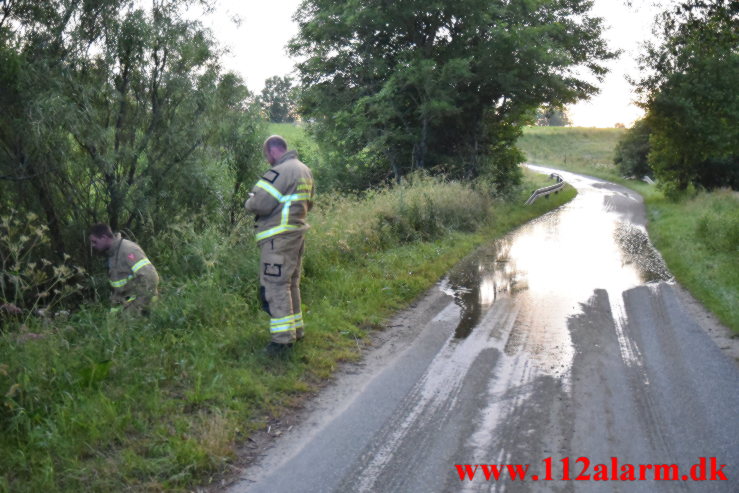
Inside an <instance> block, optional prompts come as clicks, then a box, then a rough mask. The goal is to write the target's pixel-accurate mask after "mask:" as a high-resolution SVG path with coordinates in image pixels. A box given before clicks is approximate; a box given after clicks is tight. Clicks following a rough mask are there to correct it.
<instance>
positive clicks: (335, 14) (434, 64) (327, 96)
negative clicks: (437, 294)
mask: <svg viewBox="0 0 739 493" xmlns="http://www.w3.org/2000/svg"><path fill="white" fill-rule="evenodd" d="M590 7H591V2H589V1H582V0H541V1H536V2H531V1H525V2H524V1H520V2H507V1H502V0H497V1H490V0H457V1H453V2H452V1H434V2H428V1H419V0H401V1H394V2H389V1H386V0H351V1H338V0H305V1H304V2H303V3H302V5H301V7H300V9H299V10H298V14H297V15H296V20H297V21H298V23H299V29H300V30H299V34H298V36H297V37H296V38H294V39H293V40H292V42H291V44H290V50H291V53H292V54H293V55H296V56H299V57H301V58H303V60H304V61H302V62H301V63H299V64H298V70H299V74H300V82H301V84H302V88H303V91H304V92H303V97H302V102H301V113H302V115H303V116H304V117H305V118H306V119H308V120H309V121H312V122H313V123H314V126H313V128H314V132H315V134H316V136H317V138H318V140H319V142H320V143H321V145H322V147H323V149H324V151H325V152H326V153H327V154H328V155H329V156H330V157H331V158H330V159H331V160H332V162H334V163H336V164H337V165H338V166H339V167H340V168H341V169H343V170H344V175H343V177H342V178H344V179H346V181H347V182H348V183H350V184H351V185H354V186H363V185H364V186H366V185H368V184H372V183H375V182H376V181H378V180H381V179H384V178H387V177H389V176H395V177H399V176H402V175H404V174H406V173H408V172H410V171H412V170H415V169H426V170H431V171H434V172H440V173H446V174H448V175H451V176H456V177H474V176H479V175H482V174H488V173H489V174H493V175H494V176H495V179H496V180H497V181H498V182H499V185H500V186H505V185H506V184H508V183H510V182H511V181H515V179H516V176H517V175H516V166H515V164H516V163H517V162H518V161H519V160H520V159H521V155H520V153H519V152H517V151H516V150H515V147H514V143H515V141H516V138H517V137H518V135H519V134H520V129H519V127H520V125H521V124H522V123H523V122H525V121H527V120H529V119H530V115H531V114H532V112H533V111H534V110H535V109H536V108H538V107H539V106H541V105H543V104H551V105H554V106H561V105H564V104H567V103H571V102H574V101H576V100H578V99H580V98H583V97H586V96H587V95H589V94H592V93H594V92H595V91H596V89H595V87H594V86H592V85H591V84H589V83H588V82H586V81H585V80H584V79H583V78H582V77H580V76H578V75H577V74H576V73H575V68H576V67H583V68H584V69H585V70H584V71H585V72H589V73H591V74H594V75H595V76H597V77H602V76H603V75H604V73H605V68H604V67H603V65H602V62H603V61H604V60H606V59H609V58H611V57H612V56H613V53H611V52H610V51H609V50H608V49H607V47H606V46H605V44H604V41H603V40H602V38H601V31H602V27H601V20H600V19H598V18H594V17H592V16H591V15H590V14H589V10H590Z"/></svg>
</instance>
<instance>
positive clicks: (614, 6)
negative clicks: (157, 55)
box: [201, 0, 677, 127]
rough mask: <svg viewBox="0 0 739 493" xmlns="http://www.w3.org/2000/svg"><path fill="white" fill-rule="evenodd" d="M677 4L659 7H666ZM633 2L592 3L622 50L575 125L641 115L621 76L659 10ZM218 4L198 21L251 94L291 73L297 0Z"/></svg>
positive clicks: (631, 69) (573, 114) (580, 107)
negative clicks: (225, 52)
mask: <svg viewBox="0 0 739 493" xmlns="http://www.w3.org/2000/svg"><path fill="white" fill-rule="evenodd" d="M676 1H677V0H661V1H658V3H662V4H663V5H670V4H674V3H676ZM632 3H633V4H635V6H633V7H631V8H629V7H626V6H625V5H624V1H623V0H595V6H594V10H593V12H594V14H595V15H597V16H600V17H604V18H605V20H606V25H607V26H608V30H607V31H606V33H605V37H606V39H607V40H608V43H609V45H610V46H611V48H614V49H622V50H624V52H623V54H622V55H621V57H620V58H619V59H617V60H614V61H613V62H611V63H610V64H609V65H608V66H609V68H610V69H611V72H610V73H609V74H608V75H607V76H606V79H605V80H604V82H603V83H601V84H598V86H599V87H600V89H601V92H600V94H598V95H596V96H594V97H593V98H592V99H591V100H589V101H584V102H581V103H578V104H576V105H573V106H571V107H570V108H569V113H570V118H571V120H572V121H573V124H574V125H576V126H584V127H592V126H595V127H613V126H614V125H615V124H616V123H624V124H626V125H627V126H629V125H631V123H633V121H634V120H635V119H637V118H639V117H640V116H641V114H642V111H641V110H640V109H639V108H637V107H636V106H634V104H633V103H632V100H633V99H634V98H635V96H634V94H633V92H632V90H631V86H630V84H629V83H628V82H627V81H626V79H625V77H626V75H631V76H634V75H636V74H637V67H636V56H637V55H638V53H639V52H640V48H639V45H640V43H642V42H644V41H645V40H647V39H649V38H650V37H651V29H652V21H653V19H654V15H655V14H656V13H657V12H659V9H658V8H656V7H653V6H652V4H653V3H655V0H650V1H646V0H635V1H633V2H632ZM216 4H217V7H216V12H215V13H214V14H211V15H209V16H208V17H205V18H203V19H201V20H202V21H203V23H204V24H205V25H206V26H208V27H210V28H211V29H213V32H214V35H215V36H216V39H218V41H219V42H220V43H221V44H222V45H223V46H224V47H227V48H228V49H229V50H230V52H231V53H230V54H229V55H226V56H225V57H224V59H223V64H224V66H225V67H226V68H227V69H229V70H233V71H234V72H236V73H238V74H240V75H241V76H242V77H243V78H244V80H245V82H246V85H247V86H248V87H249V89H250V90H251V91H253V92H256V93H258V92H260V91H261V90H262V88H263V86H264V80H265V79H267V78H268V77H271V76H273V75H279V76H283V75H288V74H289V73H290V72H292V70H293V67H294V60H291V59H290V57H289V56H288V55H287V53H286V51H285V46H286V45H287V42H288V40H289V39H290V38H292V37H293V36H295V35H296V34H297V25H296V24H295V23H294V22H293V20H292V17H293V14H294V13H295V11H296V10H297V8H298V6H299V5H300V0H271V1H269V2H264V1H261V0H219V1H217V2H216ZM234 18H238V19H240V23H238V24H237V23H235V22H233V19H234Z"/></svg>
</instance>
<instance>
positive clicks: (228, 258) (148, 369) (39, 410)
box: [0, 175, 575, 493]
mask: <svg viewBox="0 0 739 493" xmlns="http://www.w3.org/2000/svg"><path fill="white" fill-rule="evenodd" d="M527 179H528V180H529V181H528V182H527V183H526V185H525V186H524V187H522V189H521V190H520V191H519V193H518V195H517V196H516V197H514V199H515V200H513V201H512V202H510V201H509V202H506V201H503V200H501V199H498V198H495V197H493V196H492V195H491V192H490V190H489V189H487V188H486V187H485V186H484V185H471V184H460V183H455V182H445V181H443V180H439V179H430V178H427V177H423V176H417V177H414V178H412V179H410V180H408V181H407V182H405V183H404V184H402V185H400V186H397V187H392V188H383V189H377V190H373V191H370V192H367V193H366V194H363V195H361V196H347V195H343V196H330V195H326V196H322V197H319V199H318V202H317V204H316V207H315V209H314V211H313V212H312V215H311V218H310V219H311V222H312V224H313V230H312V231H310V232H309V233H308V237H307V253H306V258H305V276H304V280H303V297H304V307H303V312H304V316H305V320H306V340H305V341H303V342H301V344H299V345H297V346H296V347H295V349H294V351H293V352H292V354H291V355H290V356H289V357H288V358H286V359H278V360H273V359H270V358H268V357H267V356H266V355H264V354H263V353H262V351H261V349H262V347H264V345H265V344H266V343H267V342H268V340H269V332H268V329H267V327H268V316H267V315H266V314H264V313H261V312H260V311H259V303H258V302H257V296H256V293H257V268H258V254H257V248H256V245H255V242H254V237H253V232H252V229H251V221H242V223H240V224H237V225H236V226H235V227H234V228H233V229H231V230H230V231H229V232H228V233H227V234H224V233H223V232H222V230H221V229H219V227H216V226H213V227H212V228H210V229H209V230H207V231H204V232H200V233H198V232H195V231H194V229H193V228H192V226H191V225H189V224H175V225H172V226H171V228H170V230H169V231H168V232H167V233H165V234H162V235H161V236H159V237H158V238H155V239H151V245H152V246H151V247H149V248H148V249H147V253H149V255H150V256H151V259H152V261H153V262H154V263H155V265H156V266H157V269H158V270H159V272H160V274H161V277H162V284H161V288H162V300H161V302H160V303H159V304H158V305H157V306H156V307H155V308H154V309H153V313H152V314H151V316H150V317H148V318H143V319H126V318H120V317H118V316H114V315H111V314H109V313H108V312H107V310H106V307H105V306H104V305H102V304H94V303H92V304H89V305H86V306H84V307H83V308H82V309H81V310H79V311H77V312H76V313H73V314H72V315H71V316H69V317H68V318H48V319H38V318H30V319H28V320H26V321H25V322H24V323H22V324H21V323H20V322H19V323H18V324H16V325H12V326H9V327H8V329H6V330H5V331H4V332H1V333H0V427H1V429H2V433H0V491H3V492H11V491H12V492H37V491H45V492H47V493H52V492H58V491H65V492H66V491H92V492H98V491H99V492H110V491H187V490H191V489H192V487H193V486H194V485H203V484H207V483H209V481H211V480H212V478H214V477H217V476H218V475H220V474H222V473H223V472H224V471H226V470H227V468H228V466H227V464H228V463H229V461H231V460H233V459H234V458H235V456H236V449H237V446H238V444H239V443H241V442H243V441H245V440H246V437H247V436H248V435H249V434H250V433H252V432H253V431H254V430H256V429H259V428H261V427H265V426H266V424H267V423H268V422H269V420H270V419H271V418H272V417H275V416H279V415H280V414H281V413H282V412H284V411H285V410H286V409H288V408H290V407H292V406H296V405H298V404H299V403H300V401H301V400H302V399H304V398H305V396H306V395H307V392H308V391H310V390H312V389H315V388H316V387H318V386H320V383H321V382H322V381H324V380H325V379H326V378H327V377H329V376H330V375H331V374H332V372H333V371H334V370H335V368H336V366H337V365H338V364H340V363H341V362H342V361H348V360H354V359H356V358H358V357H359V354H360V352H359V346H360V344H359V342H360V341H361V339H362V338H363V337H364V336H365V335H366V334H367V332H368V331H369V330H371V329H372V328H375V327H380V326H382V324H383V321H384V320H385V319H386V318H387V317H388V316H389V315H390V314H391V313H392V311H393V310H396V309H398V308H400V307H402V306H404V305H406V304H407V303H409V302H410V301H411V300H412V299H413V298H414V297H416V296H418V295H419V294H420V293H421V292H423V291H424V290H425V289H427V288H428V287H429V286H430V285H432V284H433V283H434V282H435V281H436V280H438V279H439V278H440V276H442V275H443V274H444V273H445V272H446V271H447V270H448V269H449V268H450V267H451V266H452V265H453V264H454V263H455V262H457V261H458V260H459V259H460V258H461V257H462V256H464V255H465V254H467V253H469V251H470V250H471V249H472V248H474V246H475V245H477V244H479V243H481V242H484V241H490V240H492V239H493V238H494V237H496V236H499V235H501V234H503V233H505V232H507V231H509V230H510V229H511V228H512V227H514V226H515V225H518V224H521V223H523V222H525V221H526V220H528V219H531V218H533V217H536V216H538V215H541V214H542V213H544V212H546V211H547V210H549V209H552V208H554V207H556V206H557V205H559V204H561V203H563V202H565V201H567V200H569V199H571V198H572V197H573V196H574V193H575V192H574V190H572V189H569V190H568V191H566V192H565V193H560V194H559V195H558V196H555V197H554V198H552V199H550V200H540V201H537V202H536V203H535V204H534V205H533V206H530V207H523V205H522V204H523V202H524V201H525V199H526V198H527V195H528V193H529V191H530V189H532V188H537V187H540V186H543V185H544V184H546V183H548V180H547V179H546V178H545V177H543V176H541V175H535V176H530V177H529V178H527ZM100 274H102V269H101V272H100ZM29 334H33V335H34V336H33V337H29Z"/></svg>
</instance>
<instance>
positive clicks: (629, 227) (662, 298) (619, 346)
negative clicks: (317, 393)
mask: <svg viewBox="0 0 739 493" xmlns="http://www.w3.org/2000/svg"><path fill="white" fill-rule="evenodd" d="M534 168H536V167H534ZM536 169H538V170H539V171H542V172H547V173H548V172H550V171H551V170H547V169H545V168H536ZM560 174H561V175H562V176H563V178H564V179H565V180H566V181H568V182H569V183H571V184H573V185H574V186H575V187H576V188H577V189H578V196H577V197H576V198H575V199H574V200H573V201H572V202H570V203H569V204H566V205H565V206H563V207H561V208H559V209H558V210H556V211H553V212H551V213H549V214H547V215H545V216H542V217H541V218H538V219H537V220H535V221H533V222H531V223H529V224H527V225H525V226H523V227H522V228H519V229H518V230H516V231H514V232H513V233H511V234H509V235H508V236H506V237H505V238H503V239H501V240H499V241H496V242H494V243H492V244H490V245H486V246H484V247H483V248H481V249H479V250H478V251H477V252H475V254H473V255H471V256H469V257H468V258H466V259H465V260H464V261H463V262H461V263H460V264H459V265H458V266H457V267H455V268H454V269H453V270H452V271H451V272H450V273H449V274H448V276H446V277H445V278H444V280H443V281H441V282H440V283H439V285H438V286H437V289H435V290H432V291H431V292H430V293H429V294H428V295H427V296H426V297H425V298H424V299H423V300H421V301H420V302H419V303H418V306H416V307H415V309H413V310H410V311H408V312H404V313H403V314H401V315H399V316H398V318H397V325H398V326H399V327H401V328H400V329H398V331H397V333H398V334H406V335H405V336H397V337H400V338H399V339H397V341H396V342H394V343H386V344H385V345H384V346H382V347H381V348H380V349H379V350H378V351H377V354H379V355H380V356H377V354H376V355H375V359H374V360H373V359H372V357H373V356H369V357H368V359H369V362H368V364H367V365H366V368H364V369H363V371H361V372H358V373H357V374H352V375H344V377H342V379H340V381H339V383H338V384H337V386H336V387H334V388H332V389H328V391H326V392H324V393H323V397H322V398H319V399H318V403H317V404H316V407H315V412H313V413H312V415H311V417H310V418H309V419H308V420H307V423H305V424H304V426H303V427H302V431H298V432H297V433H296V435H295V437H294V438H293V439H292V441H289V440H286V441H285V442H284V443H285V444H284V445H280V446H278V447H277V448H276V449H275V450H274V451H273V452H272V453H271V454H269V455H268V457H267V459H266V460H265V461H264V462H263V464H261V465H260V466H259V467H258V468H255V470H253V471H248V472H247V474H246V477H247V478H248V479H247V480H245V481H244V482H243V483H240V484H239V485H237V486H236V487H235V488H233V489H232V490H231V491H234V492H236V491H238V492H241V491H270V492H282V491H284V492H288V491H289V492H293V491H301V492H310V491H336V492H347V491H351V492H433V491H438V492H447V491H608V492H610V491H645V492H647V491H649V492H651V491H670V492H672V491H695V490H696V485H697V483H692V482H684V481H677V482H675V481H670V482H655V481H642V482H629V483H622V482H618V481H616V482H614V481H611V482H608V481H605V482H604V481H600V482H593V481H590V482H573V481H562V480H559V481H558V480H556V478H555V480H553V481H548V482H543V481H539V482H536V481H532V480H528V481H520V480H519V481H511V480H502V479H501V480H500V481H488V480H485V478H482V477H478V478H476V479H475V480H474V481H469V480H465V481H461V480H460V478H459V475H458V473H457V471H456V469H455V467H454V465H455V464H531V471H530V474H537V473H538V474H541V473H542V472H543V471H542V468H543V466H542V461H543V460H544V459H546V458H547V457H551V458H552V459H553V461H554V462H555V463H556V464H559V463H560V462H559V461H560V460H561V459H562V458H565V457H571V458H572V461H573V463H574V461H575V460H576V459H577V458H578V457H587V458H588V459H589V460H590V461H591V462H592V463H593V464H598V463H602V464H605V463H610V461H611V460H612V458H613V457H616V458H618V460H619V461H620V462H621V463H632V464H654V463H658V464H676V465H678V466H679V467H680V468H681V469H680V470H684V469H683V468H685V469H687V468H688V467H689V466H690V465H691V464H693V463H694V462H695V461H696V460H697V458H698V457H717V458H718V460H720V461H721V463H726V464H729V465H733V466H731V467H734V469H733V474H734V479H736V477H737V472H736V467H737V466H739V428H738V427H737V425H736V422H737V420H736V418H737V411H736V409H739V394H738V393H737V392H736V389H737V382H739V370H737V367H736V365H734V364H733V362H731V361H730V360H728V359H727V358H725V357H724V356H723V355H722V354H721V353H720V351H719V350H718V348H716V346H715V345H714V344H713V343H712V341H710V339H708V337H707V336H706V335H705V333H703V332H702V331H701V329H700V328H698V327H697V326H696V324H695V323H694V321H693V320H692V319H691V318H690V317H689V316H687V315H686V313H685V311H684V309H683V308H682V307H681V306H680V304H679V303H678V302H677V301H676V299H675V296H674V293H673V292H672V289H671V280H670V274H669V273H668V271H667V270H666V268H665V266H664V264H663V262H662V260H661V258H660V256H659V254H658V253H657V252H656V251H654V249H653V248H652V247H651V245H650V243H649V240H648V237H647V234H646V231H645V228H644V226H645V218H644V207H643V204H642V200H641V197H639V196H638V195H637V194H635V193H633V192H631V191H629V190H627V189H625V188H623V187H619V186H617V185H614V184H610V183H607V182H602V181H599V180H595V179H590V178H586V177H582V176H578V175H574V174H570V173H564V172H562V173H560ZM392 337H393V335H390V336H389V338H391V339H392ZM402 337H405V339H403V338H402ZM373 354H374V353H373ZM727 389H729V391H727ZM732 389H733V390H732ZM332 392H333V393H332ZM327 395H328V397H326V396H327ZM730 423H733V424H730ZM578 472H580V471H578ZM590 473H593V471H592V470H591V471H590ZM555 476H556V477H557V478H559V477H561V474H559V475H557V474H556V471H555ZM735 484H736V483H735V482H734V483H732V484H728V483H727V482H711V483H710V484H709V483H708V482H706V483H701V484H700V485H699V486H700V488H699V490H700V491H732V487H733V486H734V485H735Z"/></svg>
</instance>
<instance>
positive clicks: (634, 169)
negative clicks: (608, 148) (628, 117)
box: [613, 120, 652, 178]
mask: <svg viewBox="0 0 739 493" xmlns="http://www.w3.org/2000/svg"><path fill="white" fill-rule="evenodd" d="M650 133H651V131H650V128H649V124H648V122H647V121H646V120H637V121H636V122H635V123H634V125H633V126H632V127H631V128H630V129H628V130H627V131H626V133H625V134H624V135H623V137H621V140H619V142H618V144H617V145H616V151H615V157H614V159H613V162H614V163H615V164H616V165H617V166H618V169H619V171H620V172H621V173H622V174H623V175H625V176H635V177H637V178H642V177H643V176H648V175H651V174H652V169H651V168H650V167H649V162H648V160H647V158H648V156H649V136H650Z"/></svg>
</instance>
